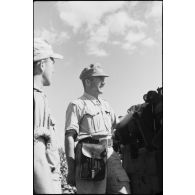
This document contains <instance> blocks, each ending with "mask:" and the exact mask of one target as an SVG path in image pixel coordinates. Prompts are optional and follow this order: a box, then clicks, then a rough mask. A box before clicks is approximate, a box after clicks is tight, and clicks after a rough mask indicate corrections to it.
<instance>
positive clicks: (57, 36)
mask: <svg viewBox="0 0 195 195" xmlns="http://www.w3.org/2000/svg"><path fill="white" fill-rule="evenodd" d="M34 36H35V37H41V38H43V39H45V40H47V41H48V42H49V43H51V44H58V45H60V44H62V43H63V42H64V41H66V40H67V39H69V38H70V37H69V35H68V34H67V33H66V32H63V31H62V32H57V31H55V30H54V29H52V30H47V29H44V28H43V29H35V30H34Z"/></svg>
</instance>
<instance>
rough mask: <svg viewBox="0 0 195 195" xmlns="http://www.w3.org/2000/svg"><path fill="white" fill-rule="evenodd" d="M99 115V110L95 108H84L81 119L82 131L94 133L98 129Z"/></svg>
mask: <svg viewBox="0 0 195 195" xmlns="http://www.w3.org/2000/svg"><path fill="white" fill-rule="evenodd" d="M99 115H100V112H98V111H96V110H90V109H86V110H85V111H84V115H83V119H82V121H81V124H80V126H81V128H82V131H86V133H90V134H92V133H95V132H97V131H98V124H99Z"/></svg>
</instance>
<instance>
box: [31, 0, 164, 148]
mask: <svg viewBox="0 0 195 195" xmlns="http://www.w3.org/2000/svg"><path fill="white" fill-rule="evenodd" d="M34 37H43V38H44V39H46V40H47V41H48V42H49V43H50V44H51V45H52V47H53V50H54V51H55V52H56V53H59V54H61V55H63V57H64V60H56V63H55V73H54V75H53V80H52V85H51V86H50V87H47V88H45V92H46V94H47V96H48V99H49V105H50V109H51V112H52V115H53V116H54V119H55V121H56V131H57V137H58V141H59V146H63V145H64V127H65V113H66V109H67V106H68V104H69V103H70V101H72V100H74V99H77V98H78V97H80V96H81V95H82V94H83V86H82V83H81V80H80V79H79V75H80V73H81V71H82V70H83V68H84V67H86V66H88V65H90V64H93V63H100V64H101V65H102V67H103V68H104V70H105V72H106V73H108V74H109V76H110V77H108V78H106V80H105V82H106V84H105V87H104V93H103V95H102V98H104V99H105V100H107V101H108V102H109V103H110V105H111V106H112V107H113V109H114V111H115V112H116V114H117V115H124V114H126V112H127V109H128V108H129V107H131V106H132V105H135V104H140V103H143V102H144V101H143V95H144V94H146V93H147V92H148V91H149V90H156V89H157V88H158V87H161V86H162V2H161V1H131V2H130V1H102V2H101V1H64V2H63V1H45V2H41V1H40V2H39V1H36V2H34Z"/></svg>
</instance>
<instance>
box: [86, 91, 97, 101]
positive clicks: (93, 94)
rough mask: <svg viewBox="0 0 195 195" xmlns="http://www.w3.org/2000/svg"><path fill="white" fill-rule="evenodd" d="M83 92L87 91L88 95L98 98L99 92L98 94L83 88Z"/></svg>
mask: <svg viewBox="0 0 195 195" xmlns="http://www.w3.org/2000/svg"><path fill="white" fill-rule="evenodd" d="M85 93H88V94H89V95H91V96H93V97H95V98H96V99H99V95H100V94H98V93H96V92H93V91H88V90H85Z"/></svg>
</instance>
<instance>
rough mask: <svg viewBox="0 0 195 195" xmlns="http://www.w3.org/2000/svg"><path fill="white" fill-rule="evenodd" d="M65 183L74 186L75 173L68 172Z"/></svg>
mask: <svg viewBox="0 0 195 195" xmlns="http://www.w3.org/2000/svg"><path fill="white" fill-rule="evenodd" d="M66 181H67V183H68V184H69V185H70V186H76V181H75V171H73V170H72V171H68V175H67V178H66Z"/></svg>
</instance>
